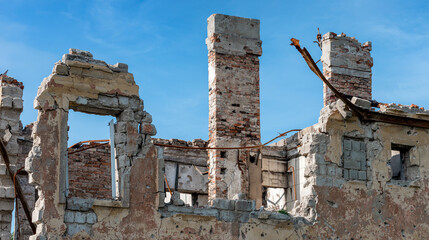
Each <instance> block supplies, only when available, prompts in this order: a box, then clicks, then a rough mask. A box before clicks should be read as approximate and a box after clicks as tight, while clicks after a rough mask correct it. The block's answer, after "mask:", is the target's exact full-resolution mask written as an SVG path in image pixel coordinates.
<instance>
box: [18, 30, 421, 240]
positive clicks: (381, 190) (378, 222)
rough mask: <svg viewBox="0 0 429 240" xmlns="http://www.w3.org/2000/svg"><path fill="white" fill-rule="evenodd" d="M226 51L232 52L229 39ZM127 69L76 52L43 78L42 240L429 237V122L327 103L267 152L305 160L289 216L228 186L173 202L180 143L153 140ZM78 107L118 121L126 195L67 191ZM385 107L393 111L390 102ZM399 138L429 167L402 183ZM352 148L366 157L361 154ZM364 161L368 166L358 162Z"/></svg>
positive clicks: (37, 137) (38, 141) (38, 180)
mask: <svg viewBox="0 0 429 240" xmlns="http://www.w3.org/2000/svg"><path fill="white" fill-rule="evenodd" d="M236 30H237V31H241V30H240V29H236ZM222 37H225V36H221V40H222V39H223V38H222ZM258 37H259V36H258ZM222 41H223V40H222ZM226 42H228V41H226ZM251 42H252V41H251ZM256 42H258V41H256ZM209 43H210V44H215V45H216V44H220V43H219V42H218V41H211V42H209ZM224 43H225V41H224V42H222V43H221V44H224ZM220 46H222V45H220ZM218 47H219V45H218ZM223 47H225V48H226V50H225V49H224V50H225V51H231V49H229V45H225V46H223ZM250 47H255V46H253V45H250ZM255 49H259V48H258V47H256V48H255ZM232 50H234V46H233V47H232ZM248 50H249V49H248ZM250 50H251V49H250ZM222 51H223V50H222ZM216 54H224V53H216ZM216 54H215V55H216ZM234 54H236V52H234ZM258 54H259V53H258ZM252 58H256V59H257V57H256V56H253V57H252ZM126 69H127V67H126V65H125V64H116V65H113V66H112V65H108V64H106V63H105V62H103V61H100V60H95V59H93V58H92V54H91V53H89V52H85V51H80V50H75V49H71V50H70V54H66V55H65V56H64V57H63V60H62V61H61V62H59V63H57V64H56V65H55V67H54V70H53V73H52V74H51V75H50V76H49V77H48V78H46V79H45V80H44V81H43V82H42V85H41V86H40V88H39V92H38V95H37V98H36V101H35V107H36V108H37V109H38V110H39V115H38V120H37V122H36V124H35V125H34V128H33V133H32V135H33V139H34V140H33V142H34V145H33V148H32V151H31V152H30V153H29V156H28V158H27V160H26V170H27V171H28V172H29V173H30V175H29V179H30V180H29V181H30V182H31V183H32V184H34V185H35V186H36V188H37V189H38V194H39V198H38V200H37V202H36V206H35V209H34V212H33V221H34V222H35V223H36V224H37V234H36V235H34V236H32V237H31V239H351V238H353V239H357V238H363V239H401V238H406V239H422V238H425V237H426V236H428V235H429V229H428V226H429V225H428V224H429V217H428V216H429V215H428V214H427V211H428V209H429V208H428V200H429V195H428V192H429V191H428V190H429V189H428V187H429V186H428V185H429V184H428V175H429V163H428V161H429V130H428V129H420V128H412V127H409V126H400V125H393V124H384V123H374V122H372V123H366V122H365V123H364V122H361V121H360V120H359V119H358V118H357V117H356V116H353V113H351V112H350V111H349V110H348V109H347V108H346V107H345V106H344V104H341V102H340V101H337V102H334V103H331V104H329V105H328V106H326V107H325V108H323V109H322V110H321V116H320V118H319V122H318V123H317V124H315V125H313V126H311V127H308V128H306V129H303V130H302V131H300V132H299V133H298V134H296V135H294V136H293V137H292V138H291V139H289V140H286V141H283V142H280V143H277V144H275V145H276V146H270V147H268V148H266V149H265V151H274V150H275V152H272V153H270V154H267V153H265V156H270V157H271V158H273V157H278V158H287V159H290V160H293V159H295V161H297V159H299V167H296V163H294V164H292V163H291V162H289V163H288V165H287V167H289V166H291V165H294V166H295V168H297V170H298V171H297V172H299V182H298V183H297V184H295V185H296V187H297V188H298V191H299V197H298V199H297V201H294V202H291V203H289V206H288V210H289V214H281V213H277V212H272V211H266V210H264V209H262V208H259V206H258V203H256V202H255V201H254V200H247V199H245V197H243V196H241V197H240V195H239V196H238V199H235V200H231V199H226V198H227V194H224V195H223V196H224V197H225V198H223V199H219V198H214V199H212V201H211V204H212V205H211V206H203V207H185V206H177V205H175V204H164V195H165V185H164V182H165V181H164V173H165V172H166V171H165V166H166V164H165V163H166V159H164V158H165V156H166V155H165V154H164V153H163V152H164V151H168V150H166V149H163V148H160V147H155V146H154V145H153V142H152V140H151V136H153V135H155V134H156V129H155V126H154V125H152V124H151V117H150V115H149V114H148V113H146V112H144V110H143V109H144V108H143V101H142V100H141V99H140V98H139V96H138V88H137V86H136V85H135V83H134V81H133V77H132V75H131V74H129V73H128V72H127V70H126ZM252 76H253V77H255V75H254V74H252ZM255 79H256V78H255ZM69 109H73V110H77V111H83V112H86V113H91V114H109V115H112V116H116V117H117V121H118V122H117V123H116V126H115V151H116V153H117V154H116V162H117V164H118V171H117V176H118V179H119V182H118V184H117V186H118V190H117V191H118V197H119V198H118V199H110V200H99V199H80V198H70V197H68V196H67V189H66V181H67V178H66V177H65V176H66V173H67V171H65V170H67V161H66V160H67V154H66V153H67V152H66V146H67V114H68V111H69ZM390 110H391V111H393V110H392V109H390ZM405 110H406V109H405ZM405 110H404V109H401V111H403V113H402V114H406V115H407V116H411V117H419V118H420V117H424V118H426V117H428V116H429V114H428V113H427V111H419V112H417V113H416V112H413V111H414V110H413V111H406V112H404V111H405ZM382 111H385V112H387V111H389V106H386V109H383V110H382ZM398 111H399V110H398V109H396V110H395V111H393V112H398ZM255 119H257V120H258V119H259V118H258V117H256V118H255ZM256 125H258V126H259V124H256ZM256 125H255V126H256ZM212 127H213V126H212ZM255 132H258V131H255ZM353 142H354V143H353ZM349 143H350V144H351V145H352V146H351V147H350V146H349V145H348V144H349ZM392 143H394V144H401V145H406V146H410V147H411V148H410V162H411V163H410V164H412V166H413V167H418V168H417V169H418V171H417V172H415V174H416V175H418V177H416V178H414V179H413V180H407V181H395V180H392V179H391V168H390V167H389V165H388V161H389V159H390V157H391V146H392V145H391V144H392ZM288 144H292V145H293V147H294V149H289V147H291V146H288ZM285 145H286V147H285ZM353 146H354V147H353ZM357 146H358V147H357ZM282 149H284V151H282ZM346 150H350V151H349V152H351V153H350V155H352V154H354V155H356V156H359V159H355V157H350V158H349V156H348V154H349V153H347V151H346ZM263 151H264V149H263ZM353 151H355V152H354V153H353ZM362 153H363V154H364V156H363V158H362ZM167 155H168V154H167ZM197 155H198V154H197ZM262 155H264V154H262ZM210 157H211V159H210V161H209V165H210V167H216V166H214V165H213V161H212V160H213V158H215V157H217V156H213V155H211V156H210ZM246 157H248V156H247V155H246ZM263 159H264V156H262V160H263ZM354 160H357V161H358V162H359V169H355V168H358V166H357V164H355V165H356V166H355V165H353V163H351V162H352V161H354ZM301 162H302V163H303V164H301ZM362 162H365V164H364V167H365V168H363V167H361V166H362V165H361V163H362ZM351 170H356V171H360V172H364V171H366V172H364V173H365V174H364V175H365V177H362V178H360V177H357V178H354V177H350V172H351ZM216 171H217V170H216ZM218 176H220V175H218ZM301 176H302V177H301ZM346 176H348V177H346ZM244 177H246V176H244ZM289 181H290V180H289ZM289 181H288V182H289ZM231 184H235V182H231ZM238 185H239V184H238ZM287 189H291V188H290V186H289V185H288V187H287ZM228 198H229V196H228ZM256 206H258V207H256Z"/></svg>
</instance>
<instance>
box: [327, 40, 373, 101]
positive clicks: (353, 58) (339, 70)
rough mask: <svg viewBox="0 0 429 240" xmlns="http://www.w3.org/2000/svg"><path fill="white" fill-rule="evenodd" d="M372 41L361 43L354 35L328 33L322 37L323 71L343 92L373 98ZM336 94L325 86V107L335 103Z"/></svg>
mask: <svg viewBox="0 0 429 240" xmlns="http://www.w3.org/2000/svg"><path fill="white" fill-rule="evenodd" d="M371 49H372V47H371V42H366V43H364V44H361V43H359V41H358V40H356V39H355V38H354V37H347V36H346V35H345V34H341V35H337V34H335V33H333V32H329V33H327V34H325V35H323V38H322V58H321V60H322V63H323V74H324V75H325V77H326V79H327V80H328V81H329V82H330V83H331V84H332V85H333V86H334V87H335V88H336V89H337V90H338V91H339V92H341V93H343V94H348V95H352V96H356V97H360V98H363V99H368V100H371V99H372V93H371V92H372V80H371V76H372V73H371V68H372V65H373V60H372V57H371V53H370V51H371ZM336 100H337V98H336V97H335V95H334V93H333V92H332V91H331V90H330V89H329V88H328V87H327V86H326V84H324V85H323V103H324V106H326V105H328V104H330V103H332V102H335V101H336Z"/></svg>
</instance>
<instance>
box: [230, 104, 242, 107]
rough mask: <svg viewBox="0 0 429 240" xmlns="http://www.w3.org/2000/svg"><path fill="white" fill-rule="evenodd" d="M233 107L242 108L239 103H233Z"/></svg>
mask: <svg viewBox="0 0 429 240" xmlns="http://www.w3.org/2000/svg"><path fill="white" fill-rule="evenodd" d="M231 106H233V107H240V104H238V103H233V104H231Z"/></svg>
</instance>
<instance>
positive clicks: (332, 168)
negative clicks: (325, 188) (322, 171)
mask: <svg viewBox="0 0 429 240" xmlns="http://www.w3.org/2000/svg"><path fill="white" fill-rule="evenodd" d="M336 170H337V169H336V167H335V166H333V165H329V166H328V175H329V176H332V177H335V176H336V175H337V171H336Z"/></svg>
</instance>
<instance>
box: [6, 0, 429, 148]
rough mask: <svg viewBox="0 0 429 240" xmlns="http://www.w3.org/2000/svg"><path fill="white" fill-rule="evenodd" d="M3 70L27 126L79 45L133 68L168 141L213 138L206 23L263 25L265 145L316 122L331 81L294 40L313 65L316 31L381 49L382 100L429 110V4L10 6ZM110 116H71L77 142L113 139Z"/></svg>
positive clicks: (376, 86)
mask: <svg viewBox="0 0 429 240" xmlns="http://www.w3.org/2000/svg"><path fill="white" fill-rule="evenodd" d="M0 8H1V10H2V14H1V15H0V32H1V34H0V71H5V70H6V69H9V76H12V77H15V78H16V79H18V80H19V81H22V82H24V85H25V89H24V101H25V102H24V113H23V114H22V122H23V124H24V125H25V124H28V123H30V122H33V121H35V120H36V118H37V111H36V110H34V109H33V99H34V97H35V95H36V92H37V87H38V86H39V84H40V82H41V81H42V79H43V78H44V77H46V76H48V75H49V74H50V72H51V70H52V67H53V65H54V63H55V62H56V61H58V60H60V59H61V56H62V55H63V54H64V53H67V52H68V49H69V48H78V49H84V50H88V51H91V52H92V53H93V54H94V57H95V58H97V59H101V60H105V61H106V62H107V63H110V64H114V63H116V62H124V63H127V64H128V65H129V71H130V72H131V73H133V74H134V77H135V80H136V82H137V84H138V85H139V86H140V97H141V98H142V99H143V100H144V102H145V108H146V110H147V111H148V112H149V113H151V114H152V115H153V121H154V124H155V125H156V127H157V130H158V135H157V137H161V138H180V139H186V140H191V139H194V138H202V139H207V138H208V131H207V128H208V126H207V124H208V81H207V78H208V77H207V48H206V46H205V42H204V41H205V38H206V24H207V23H206V19H207V18H208V17H209V16H210V15H211V14H213V13H223V14H229V15H236V16H242V17H249V18H258V19H260V20H261V39H262V41H263V44H262V47H263V55H262V57H261V58H260V60H261V68H260V77H261V125H262V139H263V141H265V140H268V139H271V138H272V137H274V136H276V135H277V134H278V133H279V132H284V131H287V130H289V129H292V128H304V127H307V126H310V125H312V124H314V123H316V122H317V119H318V116H319V110H320V109H321V107H322V83H321V81H320V80H319V79H317V78H316V77H315V75H314V74H313V73H312V72H311V71H310V70H309V69H308V68H307V66H306V64H305V62H304V61H303V60H302V58H301V56H300V55H299V54H298V52H297V51H296V50H295V49H294V48H293V47H291V46H289V42H290V41H289V39H290V38H291V37H295V38H297V39H300V40H301V45H303V46H305V47H307V48H308V49H309V51H310V53H311V54H312V55H313V57H314V58H315V59H318V58H319V57H320V55H321V52H320V49H319V48H318V47H317V46H316V45H315V44H314V43H313V41H314V40H315V37H316V33H317V28H318V27H319V28H320V30H321V32H322V33H326V32H329V31H332V32H336V33H341V32H344V33H346V34H347V35H349V36H355V37H356V38H357V39H358V40H359V41H360V42H366V41H372V43H373V51H372V56H373V58H374V67H373V98H374V99H376V100H378V101H382V102H387V103H390V102H396V103H402V104H411V103H414V104H417V105H420V106H424V107H426V108H429V94H428V90H429V44H427V43H428V42H429V1H395V0H394V1H375V0H373V1H367V0H364V1H346V0H342V1H252V0H246V1H231V0H230V1H223V0H217V1H109V0H103V1H89V0H85V1H23V0H14V1H10V0H0ZM109 120H110V118H109V117H89V118H88V117H87V115H85V114H77V113H71V116H70V126H71V130H70V131H71V132H70V139H69V144H73V143H75V142H78V141H80V140H88V139H103V138H108V136H109V134H108V128H107V122H108V121H109Z"/></svg>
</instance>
